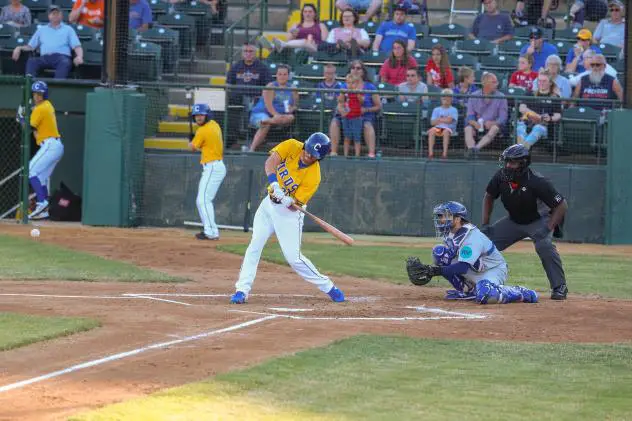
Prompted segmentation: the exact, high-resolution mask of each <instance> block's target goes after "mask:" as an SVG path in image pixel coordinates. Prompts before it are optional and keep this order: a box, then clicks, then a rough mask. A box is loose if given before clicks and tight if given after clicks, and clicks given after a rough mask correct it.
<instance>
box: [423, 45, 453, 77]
mask: <svg viewBox="0 0 632 421" xmlns="http://www.w3.org/2000/svg"><path fill="white" fill-rule="evenodd" d="M426 83H427V84H428V86H431V85H432V86H436V87H438V88H454V75H453V74H452V69H451V68H450V60H449V59H448V53H447V51H446V50H445V48H444V47H443V45H439V44H436V45H434V46H433V47H432V50H431V56H430V58H429V59H428V62H427V63H426Z"/></svg>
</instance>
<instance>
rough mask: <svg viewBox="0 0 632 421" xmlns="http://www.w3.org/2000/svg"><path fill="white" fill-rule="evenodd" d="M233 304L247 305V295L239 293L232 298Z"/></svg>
mask: <svg viewBox="0 0 632 421" xmlns="http://www.w3.org/2000/svg"><path fill="white" fill-rule="evenodd" d="M230 303H231V304H246V294H244V293H243V292H241V291H237V292H236V293H234V294H233V296H232V297H230Z"/></svg>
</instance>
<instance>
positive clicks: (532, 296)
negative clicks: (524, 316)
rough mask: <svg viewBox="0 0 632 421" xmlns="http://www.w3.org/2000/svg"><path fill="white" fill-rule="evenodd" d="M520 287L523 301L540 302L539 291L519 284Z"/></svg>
mask: <svg viewBox="0 0 632 421" xmlns="http://www.w3.org/2000/svg"><path fill="white" fill-rule="evenodd" d="M518 289H520V293H521V294H522V302H523V303H537V302H538V293H537V292H535V291H534V290H532V289H529V288H525V287H521V286H518Z"/></svg>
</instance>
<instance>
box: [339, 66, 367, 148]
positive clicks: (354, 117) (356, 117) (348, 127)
mask: <svg viewBox="0 0 632 421" xmlns="http://www.w3.org/2000/svg"><path fill="white" fill-rule="evenodd" d="M345 80H346V82H347V88H348V89H349V90H362V85H363V80H362V78H361V77H360V76H358V75H356V74H352V73H349V74H348V75H347V77H346V79H345ZM363 103H364V94H358V93H353V92H346V93H344V94H343V95H340V97H339V100H338V112H339V113H340V116H341V117H342V130H343V132H344V135H345V137H344V145H343V151H344V155H345V156H348V155H349V145H350V143H351V141H353V144H354V145H353V146H354V149H355V156H356V157H359V156H360V152H361V150H362V104H363Z"/></svg>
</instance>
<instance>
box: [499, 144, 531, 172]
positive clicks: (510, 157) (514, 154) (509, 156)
mask: <svg viewBox="0 0 632 421" xmlns="http://www.w3.org/2000/svg"><path fill="white" fill-rule="evenodd" d="M509 162H519V163H520V165H519V166H518V167H517V168H508V167H507V163H509ZM499 165H500V168H502V175H503V178H504V179H505V180H506V181H516V180H517V179H518V178H520V177H521V176H523V175H524V174H526V173H527V169H528V168H529V165H531V153H530V152H529V149H528V148H527V147H526V146H524V145H520V144H516V145H511V146H510V147H508V148H507V149H505V150H504V151H503V153H502V154H500V158H499Z"/></svg>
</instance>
